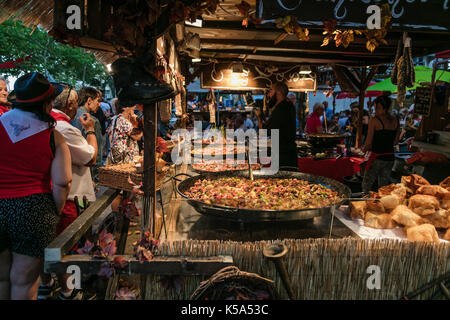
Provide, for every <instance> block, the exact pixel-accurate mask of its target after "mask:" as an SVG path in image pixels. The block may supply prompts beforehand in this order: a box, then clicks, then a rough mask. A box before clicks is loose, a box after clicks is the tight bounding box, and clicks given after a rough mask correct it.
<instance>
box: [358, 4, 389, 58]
mask: <svg viewBox="0 0 450 320" xmlns="http://www.w3.org/2000/svg"><path fill="white" fill-rule="evenodd" d="M391 20H392V14H391V8H390V7H389V4H387V3H385V4H383V5H381V29H372V30H364V34H365V35H366V38H367V42H366V48H367V50H369V51H370V52H374V51H375V49H376V48H377V47H378V45H379V44H380V43H382V44H386V45H387V44H388V43H387V41H386V40H385V39H384V38H385V37H386V35H387V32H388V30H389V29H390V28H391Z"/></svg>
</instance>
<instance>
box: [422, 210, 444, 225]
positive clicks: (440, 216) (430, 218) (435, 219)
mask: <svg viewBox="0 0 450 320" xmlns="http://www.w3.org/2000/svg"><path fill="white" fill-rule="evenodd" d="M423 219H424V220H425V221H426V223H429V224H432V225H433V226H435V227H436V228H438V229H447V228H450V211H449V210H444V209H439V210H437V211H436V212H435V213H433V214H430V215H427V216H425V217H424V218H423Z"/></svg>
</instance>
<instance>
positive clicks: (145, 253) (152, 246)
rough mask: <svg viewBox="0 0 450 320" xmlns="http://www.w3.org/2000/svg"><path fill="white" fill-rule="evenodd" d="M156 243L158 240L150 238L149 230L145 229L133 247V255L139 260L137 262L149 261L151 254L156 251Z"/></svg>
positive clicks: (151, 257) (157, 243)
mask: <svg viewBox="0 0 450 320" xmlns="http://www.w3.org/2000/svg"><path fill="white" fill-rule="evenodd" d="M158 245H159V240H154V239H152V237H151V236H150V232H149V231H146V232H145V233H144V235H143V237H142V238H141V239H140V240H139V241H138V242H137V243H136V245H135V247H134V256H135V257H136V258H137V259H138V260H139V263H144V262H145V261H149V262H150V261H151V260H152V259H153V255H154V254H155V253H156V252H157V251H158Z"/></svg>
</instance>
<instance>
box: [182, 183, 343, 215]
mask: <svg viewBox="0 0 450 320" xmlns="http://www.w3.org/2000/svg"><path fill="white" fill-rule="evenodd" d="M186 195H187V196H189V197H190V198H193V199H195V200H199V201H202V202H205V203H208V204H214V205H222V206H230V207H238V208H246V209H257V210H298V209H307V208H320V207H326V206H329V205H331V204H332V203H337V202H340V201H341V200H342V199H341V197H340V196H339V194H338V193H337V192H336V191H333V190H331V189H329V188H327V187H325V186H322V185H319V184H311V183H309V182H307V181H305V180H300V179H279V178H268V179H255V180H253V181H251V180H249V179H246V178H240V177H226V178H219V179H212V180H211V179H202V180H198V181H196V182H195V184H194V185H193V186H192V187H191V188H190V189H189V191H188V192H187V193H186Z"/></svg>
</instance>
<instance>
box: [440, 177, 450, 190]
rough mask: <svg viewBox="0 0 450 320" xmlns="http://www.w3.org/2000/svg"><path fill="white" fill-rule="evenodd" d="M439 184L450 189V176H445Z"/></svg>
mask: <svg viewBox="0 0 450 320" xmlns="http://www.w3.org/2000/svg"><path fill="white" fill-rule="evenodd" d="M439 186H441V187H442V188H444V189H447V190H449V191H450V177H447V178H445V179H444V180H443V181H442V182H441V183H439Z"/></svg>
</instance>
